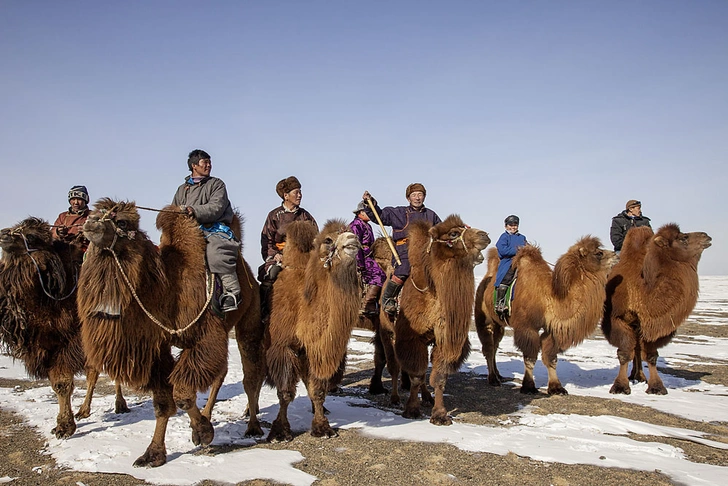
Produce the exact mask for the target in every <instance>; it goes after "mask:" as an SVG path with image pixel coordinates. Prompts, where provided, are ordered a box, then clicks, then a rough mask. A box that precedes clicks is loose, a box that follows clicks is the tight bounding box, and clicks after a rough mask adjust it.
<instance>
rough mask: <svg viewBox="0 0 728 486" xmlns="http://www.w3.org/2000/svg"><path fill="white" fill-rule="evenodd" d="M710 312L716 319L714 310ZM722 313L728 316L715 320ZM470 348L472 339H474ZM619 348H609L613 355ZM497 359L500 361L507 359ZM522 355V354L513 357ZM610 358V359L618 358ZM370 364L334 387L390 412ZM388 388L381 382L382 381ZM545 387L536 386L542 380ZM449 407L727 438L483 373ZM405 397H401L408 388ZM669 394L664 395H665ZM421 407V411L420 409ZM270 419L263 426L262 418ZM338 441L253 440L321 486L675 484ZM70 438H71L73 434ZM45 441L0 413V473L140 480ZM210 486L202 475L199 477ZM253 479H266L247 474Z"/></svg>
mask: <svg viewBox="0 0 728 486" xmlns="http://www.w3.org/2000/svg"><path fill="white" fill-rule="evenodd" d="M713 317H714V316H713ZM726 319H728V315H726V316H723V318H722V320H724V321H725V320H726ZM678 336H679V337H680V338H681V339H692V338H693V337H692V336H712V337H724V338H725V337H728V326H706V325H701V324H697V323H691V322H690V321H689V322H688V323H686V324H685V325H683V326H682V327H681V328H680V331H679V333H678ZM473 347H474V348H475V349H476V350H474V351H473V352H474V353H475V352H479V351H477V349H478V347H479V344H478V343H473ZM615 355H616V353H615ZM505 358H506V357H505V356H503V357H501V359H505ZM517 358H520V357H517ZM615 361H616V356H615ZM726 364H728V363H720V362H713V363H708V362H706V363H701V364H692V365H684V366H682V365H681V367H680V368H679V369H673V368H670V369H661V370H660V371H661V372H662V373H665V374H672V375H675V376H682V377H685V378H690V379H702V380H705V381H706V382H709V383H715V384H722V385H726V386H728V366H725V365H726ZM370 376H371V365H370V364H365V365H363V366H361V367H359V368H355V367H350V368H349V369H348V370H347V375H346V377H345V379H344V382H343V386H342V388H341V391H340V392H338V394H341V395H346V396H365V397H366V398H369V399H370V400H371V401H372V405H373V406H376V407H378V408H383V409H387V410H393V409H392V408H391V407H390V406H389V405H388V397H386V396H381V395H380V396H370V395H368V394H367V393H366V390H367V385H368V382H369V378H370ZM16 385H17V386H21V387H29V386H48V383H47V382H46V383H43V382H37V383H28V382H16V381H13V380H0V386H3V387H14V386H16ZM385 385H388V381H387V382H386V383H385ZM541 385H543V384H541ZM101 386H102V387H104V388H103V389H102V393H113V388H112V387H111V386H110V384H109V383H108V382H105V383H103V384H102V385H101ZM447 391H448V395H449V396H448V397H447V404H448V406H449V407H450V413H451V414H452V415H453V417H455V418H456V419H457V420H459V421H462V422H468V423H474V424H493V425H495V424H498V423H499V422H500V421H501V420H503V419H505V418H506V417H507V415H508V414H510V413H513V412H515V411H516V410H518V409H519V407H521V406H524V405H531V406H533V407H536V412H537V413H544V414H547V413H578V414H584V415H603V414H609V415H615V416H618V417H625V418H630V419H633V420H640V421H644V422H648V423H653V424H658V425H666V426H673V427H683V428H688V429H693V430H699V431H703V432H705V433H707V434H709V435H708V438H710V439H712V440H716V441H722V442H728V421H727V422H722V423H704V422H696V421H692V420H686V419H684V418H681V417H677V416H673V415H669V414H665V413H661V412H658V411H656V410H654V409H651V408H647V407H642V406H639V405H631V404H628V403H624V402H622V401H620V400H604V399H600V398H592V397H577V396H571V395H569V396H554V397H548V396H547V395H545V394H539V395H536V396H524V395H521V394H520V393H518V391H517V389H514V388H512V387H510V386H501V387H499V388H494V387H490V386H488V385H487V382H486V380H485V377H484V376H477V375H471V374H457V375H454V376H452V377H451V379H450V380H449V381H448V386H447ZM405 395H406V394H405ZM664 399H665V400H669V399H670V396H669V395H668V396H666V397H664ZM425 412H427V410H426V409H425ZM264 425H265V426H269V425H270V424H264ZM339 433H340V436H339V437H338V438H335V439H329V440H325V439H316V438H313V437H311V436H310V435H308V433H303V434H299V435H297V436H296V437H295V438H294V440H293V441H292V442H290V443H283V444H266V443H262V444H258V445H256V446H255V447H260V448H268V449H288V450H296V451H299V452H300V453H301V454H302V455H303V456H304V457H305V459H304V460H303V461H302V462H300V463H298V464H296V467H297V468H299V469H301V470H302V471H305V472H307V473H309V474H312V475H314V476H316V477H318V478H319V481H317V482H316V484H320V485H330V486H334V485H361V484H386V485H407V484H427V485H430V484H435V485H441V484H448V485H449V484H465V485H491V484H492V485H496V484H497V485H506V486H508V485H514V486H516V485H517V486H522V485H526V484H527V485H557V486H566V485H587V484H589V485H593V484H599V485H600V486H609V485H615V486H616V485H620V486H621V485H624V484H630V485H635V486H657V485H667V484H673V483H672V482H671V481H670V479H669V478H668V477H667V476H665V475H663V474H661V473H660V472H659V471H652V472H642V471H634V470H624V469H616V468H601V467H596V466H585V465H566V464H558V463H547V462H540V461H534V460H531V459H529V458H527V457H519V456H517V455H515V454H508V455H505V456H498V455H495V454H487V453H471V452H464V451H461V450H459V449H457V448H456V447H454V446H450V445H444V444H429V443H421V442H401V441H387V440H382V439H372V438H369V437H366V436H364V435H362V434H361V433H360V432H357V431H356V430H340V431H339ZM632 438H633V439H635V440H639V441H650V442H663V443H665V444H670V445H673V446H675V447H679V448H681V449H683V450H684V451H685V454H686V455H687V456H688V457H689V459H690V460H691V461H694V462H701V463H709V464H714V465H721V466H728V454H727V453H726V451H724V450H717V449H713V448H710V447H707V446H703V445H700V444H695V443H693V442H687V441H682V440H677V439H671V438H665V437H653V436H640V435H633V436H632ZM70 440H73V439H72V438H71V439H70ZM45 447H46V444H45V443H44V439H43V438H42V437H41V435H40V434H39V433H38V432H37V431H36V430H35V429H33V428H31V427H29V426H27V425H26V424H24V423H23V421H22V420H21V419H20V418H19V417H18V416H17V415H15V414H13V413H10V412H8V411H6V410H0V477H3V476H10V477H16V478H18V479H15V480H14V481H12V482H11V483H10V484H11V485H12V486H26V485H41V484H42V485H76V484H79V483H83V484H85V485H100V484H105V485H113V486H132V485H140V484H145V483H144V482H143V481H140V480H138V479H135V478H133V477H131V476H126V475H114V474H92V473H79V472H74V471H69V470H65V469H61V468H59V467H57V465H56V464H55V462H54V461H53V459H52V457H50V456H49V455H47V454H45V453H44V452H43V451H44V450H45ZM231 449H232V448H231V447H209V448H207V449H205V450H202V451H200V452H199V453H200V454H210V455H217V454H225V453H226V452H228V451H230V450H231ZM201 484H203V485H212V484H216V483H212V482H209V481H205V482H203V483H201ZM240 484H250V485H256V486H262V485H269V484H272V483H270V482H268V481H260V480H256V481H251V482H247V483H240Z"/></svg>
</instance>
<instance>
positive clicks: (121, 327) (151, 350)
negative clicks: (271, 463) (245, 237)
mask: <svg viewBox="0 0 728 486" xmlns="http://www.w3.org/2000/svg"><path fill="white" fill-rule="evenodd" d="M168 211H169V212H168ZM157 226H158V228H159V229H160V230H161V231H162V241H161V244H160V248H159V250H157V248H156V247H155V246H154V244H153V243H152V242H151V241H150V240H149V239H148V237H147V235H146V234H145V233H144V232H143V231H141V230H139V214H138V213H137V210H136V206H135V205H134V203H132V202H115V201H112V200H110V199H101V200H100V201H99V202H97V203H96V208H95V210H94V211H93V212H92V214H91V215H90V216H89V219H88V220H87V222H86V224H85V225H84V234H85V236H86V238H88V239H89V241H90V242H91V244H90V246H89V250H88V252H87V259H86V262H85V263H84V272H83V274H82V279H81V281H80V283H79V289H80V295H81V296H82V297H80V298H79V314H80V316H81V319H82V323H83V327H82V331H83V341H84V346H85V348H86V349H87V352H88V355H89V360H90V361H91V362H92V363H93V364H94V365H95V366H98V367H103V369H104V370H105V371H106V372H107V373H109V375H110V376H112V378H115V379H118V380H121V381H123V382H124V383H126V384H127V385H129V386H133V387H136V388H138V389H141V390H144V391H147V392H151V393H152V398H153V402H154V409H155V415H156V417H157V423H156V428H155V432H154V436H153V438H152V442H151V444H150V445H149V447H148V448H147V450H146V452H145V453H144V454H143V455H142V456H140V457H139V458H138V459H137V460H136V461H135V463H134V464H135V465H136V466H159V465H162V464H164V463H165V462H166V448H165V445H164V435H165V431H166V426H167V421H168V419H169V417H170V416H172V415H173V414H174V413H175V411H176V408H177V407H180V408H182V409H183V410H184V411H186V412H187V414H188V415H189V417H190V425H191V427H192V440H193V442H194V443H195V444H203V445H207V444H209V443H210V442H211V441H212V439H213V437H214V430H213V428H212V425H211V424H210V414H211V413H212V405H213V404H214V399H215V396H216V394H217V390H218V389H219V387H220V385H221V384H222V380H223V379H224V376H225V373H226V372H227V349H228V346H227V333H228V331H229V330H230V329H231V328H232V326H233V325H235V326H236V330H237V329H238V328H239V330H240V332H239V333H237V334H238V339H239V340H241V339H245V338H249V339H250V340H251V341H255V340H256V339H257V343H251V345H255V344H257V347H258V349H260V347H261V345H262V324H261V323H260V316H259V302H258V289H257V285H255V284H254V283H253V282H252V281H251V280H249V279H247V280H246V279H245V274H246V272H247V273H248V274H250V268H249V267H248V266H247V264H245V262H244V261H243V260H242V258H240V259H239V260H238V274H239V278H240V279H241V280H240V281H241V288H242V292H243V293H242V298H241V300H242V303H241V306H240V308H239V309H238V311H236V312H234V313H229V314H228V315H226V317H225V319H223V318H220V317H218V316H217V315H216V314H215V313H213V312H212V311H211V310H210V309H207V310H205V311H204V312H201V311H202V310H203V309H204V308H205V304H206V302H207V295H206V280H205V273H206V272H205V264H204V261H205V257H204V255H205V240H204V237H203V235H202V232H201V231H200V230H199V227H198V226H197V224H196V223H195V222H194V221H193V220H192V219H190V218H188V217H186V216H184V215H182V214H176V213H175V212H173V210H165V211H164V212H162V213H160V216H159V218H158V220H157ZM233 228H234V232H236V234H238V235H239V234H240V225H239V223H238V224H237V226H235V225H233ZM110 250H113V252H112V251H110ZM115 256H116V257H118V262H119V263H117V261H116V258H115ZM118 265H121V267H122V269H123V274H125V275H126V276H127V278H128V280H129V283H127V282H126V280H125V278H124V277H123V275H122V272H121V271H120V269H119V268H118ZM130 288H131V289H134V292H135V293H136V295H137V297H138V298H139V300H140V301H141V303H142V304H143V305H144V307H145V308H146V309H147V311H148V312H149V313H150V314H151V316H152V317H153V318H154V319H156V320H157V321H158V322H156V323H155V322H153V321H152V319H151V318H150V317H149V316H148V315H147V314H146V313H145V312H144V310H143V309H142V308H141V307H140V305H139V304H138V303H137V301H136V298H135V297H134V295H133V294H132V291H131V290H130ZM198 315H199V316H200V317H199V319H197V320H195V319H196V317H197V316H198ZM188 325H189V327H188ZM184 328H187V329H186V330H184V331H181V330H182V329H184ZM170 330H179V331H181V332H180V333H173V332H170ZM248 330H250V331H252V332H253V334H252V335H250V336H246V332H247V331H248ZM173 345H174V346H176V347H179V348H181V349H182V351H181V353H180V356H179V358H178V359H177V360H175V359H174V358H173V357H172V353H171V347H172V346H173ZM244 346H247V344H246V345H244ZM239 348H241V349H243V348H242V347H241V344H240V342H239ZM244 363H245V360H244ZM263 369H264V364H263V363H262V360H261V357H260V356H257V357H256V358H255V366H253V367H252V368H250V366H249V368H248V370H246V371H249V372H250V373H249V374H250V376H246V378H249V383H247V384H246V385H248V386H246V392H248V398H249V403H250V411H251V421H250V423H249V426H248V431H249V432H252V433H256V434H259V435H261V434H262V430H261V429H260V425H259V424H258V421H257V417H255V413H256V412H257V411H258V404H257V398H258V393H259V390H260V386H261V384H262V377H263V376H264V372H263V371H262V370H263ZM247 374H248V373H247V372H246V375H247ZM250 380H252V381H250ZM256 380H257V383H256ZM211 386H212V390H211V393H210V398H209V400H208V404H207V406H206V407H205V410H204V411H203V412H202V413H201V412H200V410H199V409H198V408H197V405H196V392H197V391H203V390H206V389H207V388H210V387H211ZM249 388H251V389H249Z"/></svg>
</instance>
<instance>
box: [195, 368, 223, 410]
mask: <svg viewBox="0 0 728 486" xmlns="http://www.w3.org/2000/svg"><path fill="white" fill-rule="evenodd" d="M226 375H227V368H226V369H225V372H224V373H222V374H220V375H219V376H218V377H217V378H215V381H214V382H212V386H211V387H210V393H209V394H208V395H207V403H205V408H203V409H202V411H201V412H200V413H201V414H202V415H203V416H204V417H205V418H207V420H210V421H212V409H213V408H214V407H215V402H216V401H217V395H218V394H219V393H220V389H221V388H222V384H223V382H224V381H225V376H226Z"/></svg>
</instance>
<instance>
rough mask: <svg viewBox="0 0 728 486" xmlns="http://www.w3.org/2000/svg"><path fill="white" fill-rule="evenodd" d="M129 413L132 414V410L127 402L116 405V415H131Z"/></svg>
mask: <svg viewBox="0 0 728 486" xmlns="http://www.w3.org/2000/svg"><path fill="white" fill-rule="evenodd" d="M129 412H131V409H130V408H129V406H128V405H127V404H126V402H123V403H117V404H116V405H115V406H114V413H129Z"/></svg>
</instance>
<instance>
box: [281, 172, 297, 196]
mask: <svg viewBox="0 0 728 486" xmlns="http://www.w3.org/2000/svg"><path fill="white" fill-rule="evenodd" d="M300 188H301V183H300V182H298V179H296V177H295V176H290V177H286V178H285V179H281V180H280V181H278V184H276V194H278V197H280V198H281V199H284V197H283V195H284V194H286V193H288V192H291V191H292V190H294V189H300Z"/></svg>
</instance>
